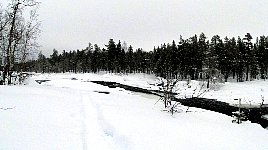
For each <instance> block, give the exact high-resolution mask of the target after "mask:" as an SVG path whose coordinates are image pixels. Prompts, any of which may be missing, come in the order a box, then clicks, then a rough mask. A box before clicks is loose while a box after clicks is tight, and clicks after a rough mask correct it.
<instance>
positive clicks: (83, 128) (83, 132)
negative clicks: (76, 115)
mask: <svg viewBox="0 0 268 150" xmlns="http://www.w3.org/2000/svg"><path fill="white" fill-rule="evenodd" d="M79 95H80V113H81V117H82V118H81V140H82V146H83V150H87V128H86V122H85V120H86V112H85V108H84V97H83V96H82V94H81V92H79Z"/></svg>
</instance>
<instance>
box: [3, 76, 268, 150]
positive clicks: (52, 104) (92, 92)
mask: <svg viewBox="0 0 268 150" xmlns="http://www.w3.org/2000/svg"><path fill="white" fill-rule="evenodd" d="M40 79H46V80H51V81H48V82H46V83H42V84H38V83H36V82H35V81H34V80H40ZM89 81H115V82H120V83H122V84H128V85H133V86H139V87H143V88H147V89H157V88H158V87H156V86H155V85H156V84H157V83H158V82H159V79H158V78H156V77H155V76H153V75H145V74H136V75H133V74H130V75H128V76H126V75H113V74H104V73H103V74H68V73H67V74H45V75H41V74H39V75H36V76H33V77H31V78H29V79H27V81H26V85H19V86H0V118H1V123H0V149H1V150H2V149H3V150H29V149H38V150H40V149H41V150H59V149H64V150H79V149H81V150H89V149H92V150H102V149H104V150H106V149H107V150H150V149H154V150H178V149H188V150H196V149H198V150H200V149H201V150H210V149H211V150H215V149H217V150H220V149H222V150H226V149H228V150H232V149H233V150H236V149H243V150H244V149H246V150H252V149H258V150H267V149H268V142H267V141H268V131H267V130H266V129H263V128H262V127H261V126H260V125H258V124H254V123H250V122H243V123H242V124H239V125H238V124H234V123H232V118H231V117H229V116H226V115H223V114H220V113H216V112H211V111H207V110H203V109H197V108H190V109H189V110H190V112H187V113H186V112H185V110H186V108H184V107H181V109H182V111H181V113H176V114H174V115H173V116H171V115H170V114H169V113H167V112H163V111H162V110H163V105H162V104H161V103H160V102H159V103H157V104H155V103H156V101H157V100H158V97H156V96H148V95H144V94H138V93H133V92H129V91H126V90H124V89H121V88H108V87H105V86H101V85H98V84H94V83H92V82H89ZM180 84H182V85H185V83H184V81H183V82H181V83H180ZM191 84H192V86H191V88H194V86H195V85H196V86H198V85H199V83H196V82H194V81H193V82H192V83H191ZM183 87H184V86H178V88H177V89H178V91H179V90H182V89H183ZM189 89H190V88H189ZM252 90H253V91H252ZM254 90H255V91H256V92H255V91H254ZM184 91H186V92H185V95H186V94H187V93H188V94H189V91H187V90H184ZM266 91H268V84H267V82H266V81H265V82H263V81H262V82H261V81H253V82H244V83H226V84H224V85H219V87H218V88H217V89H216V90H210V91H209V92H207V93H206V94H205V96H207V97H214V98H218V99H221V100H222V101H230V102H232V101H233V100H232V99H233V98H236V97H237V95H241V94H243V96H244V97H241V98H243V99H245V100H247V98H248V99H253V98H254V97H250V96H255V97H257V98H259V97H261V95H260V94H263V96H264V97H265V98H268V95H267V96H265V92H266ZM181 92H182V91H181ZM107 93H108V94H107ZM216 96H218V97H216ZM253 102H254V103H258V101H253V100H252V103H253Z"/></svg>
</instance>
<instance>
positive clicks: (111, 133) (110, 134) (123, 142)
mask: <svg viewBox="0 0 268 150" xmlns="http://www.w3.org/2000/svg"><path fill="white" fill-rule="evenodd" d="M81 95H82V100H81V103H83V105H84V107H83V106H82V108H81V109H82V110H83V109H84V110H83V111H81V112H82V113H83V114H82V115H84V117H83V118H85V119H86V118H91V117H94V121H95V122H92V120H91V122H87V121H86V120H85V121H84V122H87V123H88V124H87V123H83V124H84V125H83V127H82V128H83V129H82V131H83V132H88V134H86V133H84V134H82V138H83V142H86V140H87V139H88V137H89V140H90V139H92V137H90V136H91V134H90V132H91V131H92V130H95V131H100V132H101V135H102V138H103V139H102V140H103V142H105V143H108V144H106V146H107V145H109V146H108V147H107V148H106V147H103V149H117V150H118V149H122V150H126V149H128V145H129V143H128V140H127V138H126V137H124V136H123V135H120V133H118V132H117V131H116V129H115V127H113V126H112V125H111V124H110V123H109V122H108V121H107V119H105V117H104V115H103V113H102V110H101V106H100V105H98V104H97V102H95V99H94V98H93V97H92V96H91V94H89V93H85V92H82V93H81ZM85 108H86V110H85ZM88 116H90V117H88ZM91 119H92V118H91ZM89 124H90V125H89ZM92 124H93V125H94V128H92ZM84 126H87V129H88V130H87V129H86V127H84ZM87 136H88V137H87ZM88 142H89V143H92V142H90V141H88ZM89 147H90V145H89ZM83 148H87V144H86V143H85V144H84V146H83Z"/></svg>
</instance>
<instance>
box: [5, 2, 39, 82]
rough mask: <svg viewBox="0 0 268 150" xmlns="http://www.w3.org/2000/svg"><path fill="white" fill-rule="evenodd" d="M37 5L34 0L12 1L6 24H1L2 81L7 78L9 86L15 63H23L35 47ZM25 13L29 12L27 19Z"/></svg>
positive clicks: (7, 12) (37, 30)
mask: <svg viewBox="0 0 268 150" xmlns="http://www.w3.org/2000/svg"><path fill="white" fill-rule="evenodd" d="M38 5H39V2H37V1H35V0H13V1H12V2H11V3H10V4H9V6H8V8H7V10H6V14H7V15H6V16H7V18H6V19H5V20H6V22H1V28H0V29H1V33H2V34H1V35H2V37H4V38H3V40H2V41H1V42H3V43H1V45H2V44H3V46H2V51H3V52H5V56H4V57H5V60H4V72H3V80H4V81H5V80H6V78H8V84H11V74H12V69H13V67H14V63H15V61H20V62H23V61H25V60H26V57H27V55H29V50H31V49H33V47H36V46H37V44H36V42H35V41H36V38H37V35H38V33H39V32H40V30H39V27H40V22H39V21H38V18H37V16H38V15H37V13H36V10H37V8H38ZM26 12H30V15H28V16H30V17H29V19H27V18H26V16H27V15H26V14H25V13H26ZM2 28H3V29H2ZM3 31H4V32H3ZM5 43H7V45H5ZM16 59H17V60H16Z"/></svg>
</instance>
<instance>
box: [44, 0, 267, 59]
mask: <svg viewBox="0 0 268 150" xmlns="http://www.w3.org/2000/svg"><path fill="white" fill-rule="evenodd" d="M40 1H41V0H40ZM39 14H40V20H42V30H43V32H42V34H41V37H40V39H39V41H40V42H39V43H40V44H41V45H42V48H41V50H42V51H43V53H47V54H49V53H51V52H52V49H53V48H55V49H57V50H58V51H62V50H63V49H65V50H67V51H69V50H76V49H83V48H85V47H87V45H88V43H89V42H91V43H93V44H95V43H96V44H98V45H99V46H100V47H104V44H107V43H108V41H109V39H110V38H113V39H114V40H115V41H116V43H117V42H118V40H121V41H122V42H123V41H126V42H127V43H128V45H130V44H131V45H132V46H133V47H134V48H135V49H136V48H138V47H141V48H143V49H144V50H152V49H153V46H158V45H160V44H162V43H167V42H169V43H171V42H172V40H175V41H176V42H178V40H179V37H180V35H182V36H183V38H184V39H186V38H189V37H190V36H193V35H194V34H198V35H199V34H200V33H201V32H204V33H205V34H206V36H207V37H208V38H209V39H210V38H211V37H212V36H213V35H216V34H218V35H220V36H221V38H224V37H225V36H228V37H237V36H244V35H245V34H246V33H247V32H250V33H251V35H252V36H253V37H256V36H260V35H268V0H256V1H253V0H42V4H41V7H40V9H39Z"/></svg>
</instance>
